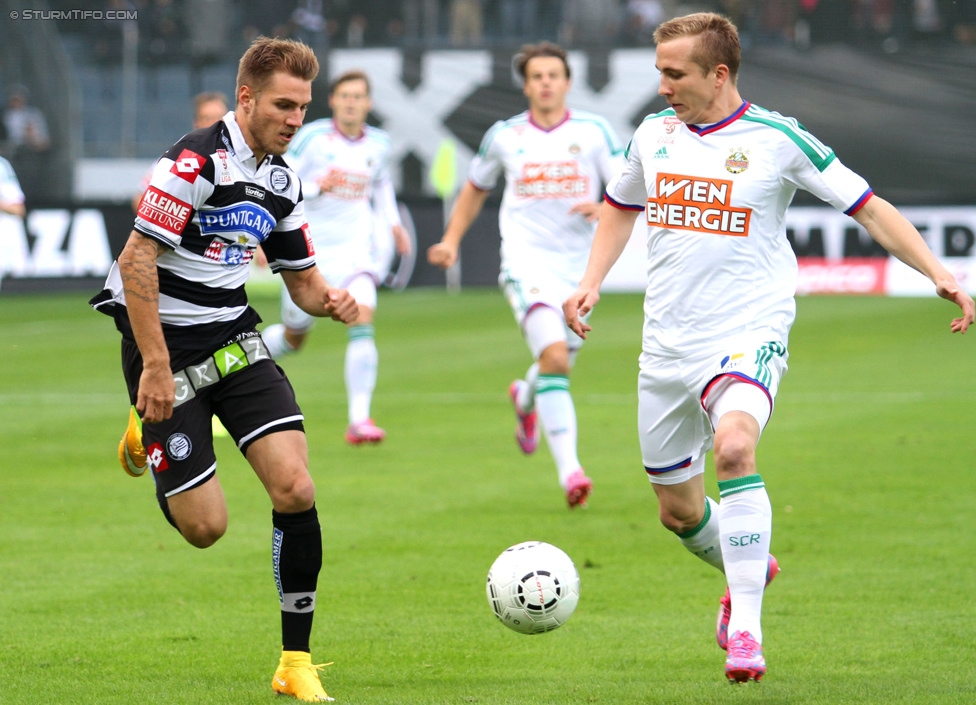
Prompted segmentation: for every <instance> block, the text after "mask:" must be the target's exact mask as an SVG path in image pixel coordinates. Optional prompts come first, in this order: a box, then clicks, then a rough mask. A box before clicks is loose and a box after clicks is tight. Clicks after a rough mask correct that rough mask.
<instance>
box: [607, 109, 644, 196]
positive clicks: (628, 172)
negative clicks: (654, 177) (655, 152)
mask: <svg viewBox="0 0 976 705" xmlns="http://www.w3.org/2000/svg"><path fill="white" fill-rule="evenodd" d="M640 133H641V128H637V132H636V133H634V137H633V138H632V139H631V140H630V144H629V145H627V149H626V150H625V152H624V157H625V161H624V163H623V168H622V169H621V170H620V171H619V172H617V174H616V176H614V177H613V178H611V180H610V183H609V184H607V191H606V200H607V201H608V202H609V203H610V205H613V206H616V207H617V208H623V209H625V210H644V207H645V204H646V203H647V186H646V185H645V180H644V162H643V160H642V159H641V153H640V146H639V145H640V142H639V136H640Z"/></svg>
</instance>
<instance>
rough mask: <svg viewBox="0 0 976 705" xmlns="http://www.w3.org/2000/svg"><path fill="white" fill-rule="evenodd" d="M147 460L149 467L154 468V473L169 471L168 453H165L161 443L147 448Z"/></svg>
mask: <svg viewBox="0 0 976 705" xmlns="http://www.w3.org/2000/svg"><path fill="white" fill-rule="evenodd" d="M146 459H147V460H148V461H149V467H151V468H152V471H153V472H163V471H164V470H169V462H167V460H166V453H165V452H163V446H162V445H161V444H159V443H153V444H152V445H150V446H148V447H147V448H146Z"/></svg>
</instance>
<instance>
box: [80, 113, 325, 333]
mask: <svg viewBox="0 0 976 705" xmlns="http://www.w3.org/2000/svg"><path fill="white" fill-rule="evenodd" d="M134 228H135V230H136V231H137V232H139V233H141V234H143V235H145V236H146V237H150V238H152V239H154V240H156V241H157V242H160V243H162V244H163V245H164V246H165V247H166V248H167V249H166V251H165V252H164V253H163V254H161V255H160V256H159V259H158V261H157V265H158V267H157V270H158V273H159V318H160V321H161V322H162V325H163V333H164V334H165V336H166V344H167V346H168V347H169V348H170V349H174V350H214V349H217V348H218V347H220V346H222V345H224V344H226V343H227V342H228V341H231V340H233V339H234V338H235V337H236V336H238V335H239V334H240V333H242V332H245V331H250V330H253V329H254V327H255V326H256V325H257V323H258V322H259V321H260V318H259V316H258V314H257V312H256V311H255V310H254V309H252V308H251V307H250V306H249V305H248V302H247V294H246V293H245V291H244V283H245V282H246V281H247V278H248V273H249V272H250V267H249V266H248V265H249V264H250V262H251V259H252V258H253V256H254V252H255V250H256V249H257V247H258V245H261V247H262V248H263V249H264V252H265V254H266V255H267V257H268V262H269V263H270V265H271V269H272V271H274V272H279V271H281V270H283V269H287V270H295V271H297V270H303V269H308V268H309V267H313V266H315V250H314V248H313V246H312V240H311V237H310V236H309V232H308V223H307V221H306V219H305V209H304V204H303V202H302V191H301V182H300V181H299V179H298V177H297V176H296V174H295V172H293V171H292V170H291V168H289V166H288V165H287V163H286V162H285V161H284V160H283V159H282V158H281V157H279V156H274V157H273V156H270V155H268V156H266V157H265V158H264V160H263V161H262V162H261V163H260V164H257V163H256V162H255V157H254V153H253V152H252V151H251V148H250V147H248V146H247V143H246V142H245V141H244V136H243V134H242V133H241V129H240V127H239V126H238V124H237V120H236V118H235V115H234V113H233V111H231V112H229V113H227V115H225V116H224V118H223V120H221V121H219V122H217V123H215V124H214V125H212V126H210V127H207V128H204V129H202V130H194V131H193V132H190V133H188V134H187V135H185V136H184V137H183V138H182V139H180V141H179V142H177V143H176V144H175V145H174V146H173V147H172V148H171V149H170V150H169V151H168V152H166V154H164V155H163V156H162V157H161V158H160V160H159V161H158V162H157V163H156V167H155V169H154V170H153V174H152V179H151V180H150V183H149V187H148V189H147V190H146V192H145V194H144V195H143V197H142V201H141V203H140V204H139V209H138V212H137V214H136V219H135V226H134ZM91 305H92V306H93V307H94V308H95V309H96V310H99V311H102V312H104V313H107V314H109V315H114V316H115V319H116V325H117V326H118V328H119V330H120V331H121V332H122V334H123V335H125V336H128V337H130V338H131V336H132V331H131V327H130V326H129V321H128V316H127V315H126V312H125V293H124V291H123V288H122V277H121V275H120V273H119V267H118V262H117V261H116V262H115V263H114V264H113V265H112V269H111V271H110V272H109V275H108V278H107V280H106V282H105V289H104V290H103V291H102V292H101V293H100V294H98V295H97V296H95V298H93V299H92V300H91Z"/></svg>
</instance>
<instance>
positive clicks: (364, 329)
mask: <svg viewBox="0 0 976 705" xmlns="http://www.w3.org/2000/svg"><path fill="white" fill-rule="evenodd" d="M347 330H348V333H349V340H362V339H363V338H372V337H373V334H374V333H375V330H376V329H375V328H374V327H373V324H372V323H362V324H360V325H358V326H351V327H350V328H348V329H347Z"/></svg>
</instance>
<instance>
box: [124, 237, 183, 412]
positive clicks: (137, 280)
mask: <svg viewBox="0 0 976 705" xmlns="http://www.w3.org/2000/svg"><path fill="white" fill-rule="evenodd" d="M165 249H166V248H165V247H164V246H163V245H162V244H161V243H159V242H157V241H156V240H153V239H152V238H150V237H146V236H145V235H142V234H141V233H138V232H136V231H135V230H133V231H132V232H131V233H130V235H129V240H128V241H127V242H126V243H125V248H123V250H122V253H121V254H120V255H119V260H118V262H119V274H121V276H122V286H123V288H124V290H125V308H126V311H127V312H128V315H129V323H130V324H131V325H132V334H133V336H135V339H136V345H137V346H138V347H139V353H140V355H142V375H141V376H140V377H139V391H138V394H137V396H136V411H138V412H139V415H140V416H141V417H142V420H143V422H145V423H158V422H160V421H164V420H166V419H168V418H169V417H170V416H172V415H173V402H174V400H175V398H176V384H175V382H174V381H173V372H172V370H171V369H170V366H169V348H167V347H166V338H165V337H164V336H163V326H162V324H161V323H160V321H159V273H158V271H157V269H156V260H157V259H158V258H159V255H160V254H162V253H163V252H164V251H165Z"/></svg>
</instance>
